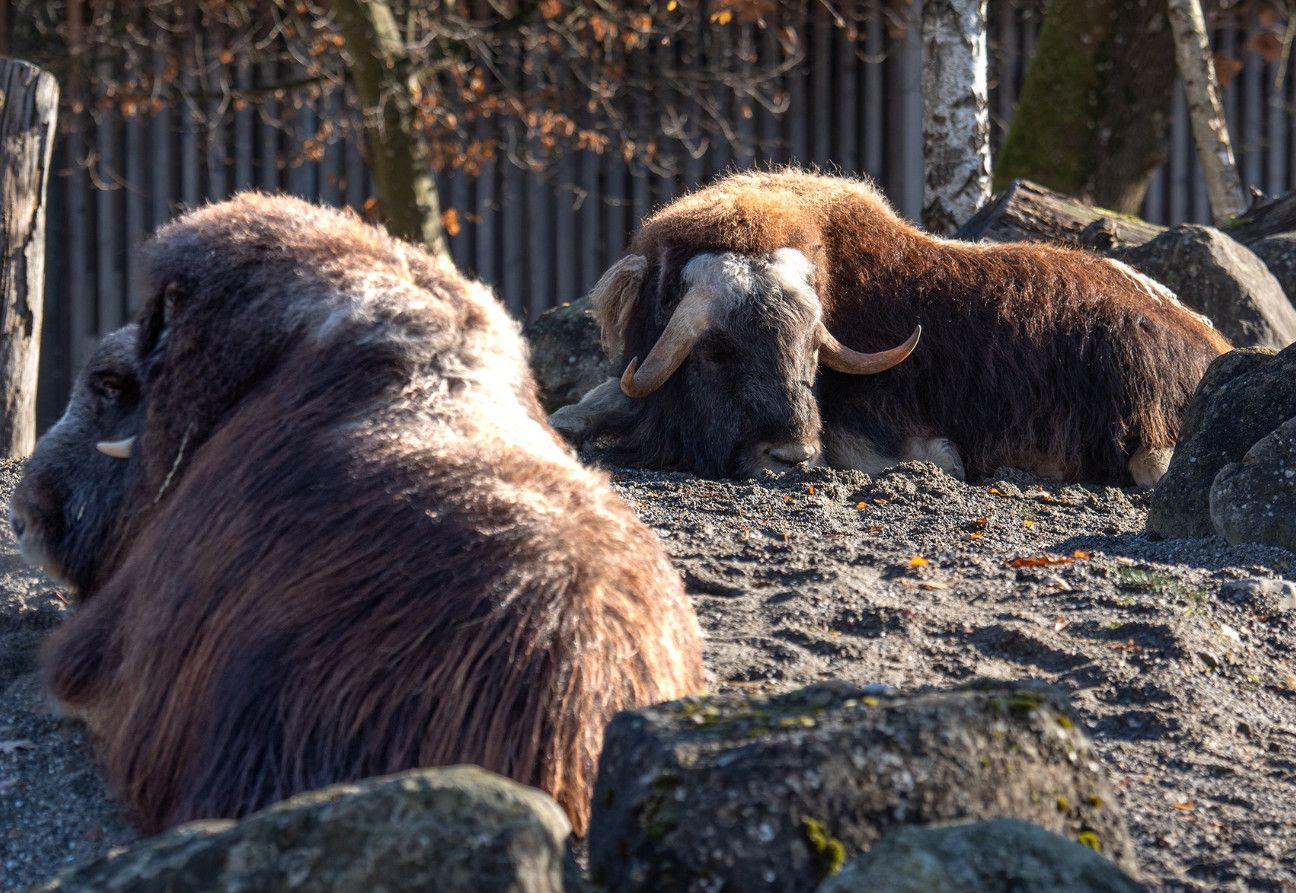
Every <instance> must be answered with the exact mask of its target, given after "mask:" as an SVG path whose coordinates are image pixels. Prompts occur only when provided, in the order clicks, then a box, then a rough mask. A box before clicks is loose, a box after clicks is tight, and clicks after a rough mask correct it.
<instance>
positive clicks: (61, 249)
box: [40, 0, 1296, 427]
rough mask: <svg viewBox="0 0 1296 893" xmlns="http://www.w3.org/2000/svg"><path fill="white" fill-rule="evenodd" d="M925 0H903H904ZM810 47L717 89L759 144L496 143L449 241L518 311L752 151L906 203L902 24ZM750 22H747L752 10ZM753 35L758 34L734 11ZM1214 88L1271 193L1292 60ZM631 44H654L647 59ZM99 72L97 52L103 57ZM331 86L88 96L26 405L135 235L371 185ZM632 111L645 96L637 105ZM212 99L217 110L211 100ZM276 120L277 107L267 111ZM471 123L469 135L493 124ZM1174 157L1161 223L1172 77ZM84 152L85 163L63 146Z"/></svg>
mask: <svg viewBox="0 0 1296 893" xmlns="http://www.w3.org/2000/svg"><path fill="white" fill-rule="evenodd" d="M919 8H920V4H919V3H917V2H915V3H914V4H913V6H912V7H911V12H910V15H911V16H917V15H918V14H919ZM794 24H795V26H796V27H797V28H798V30H799V31H800V37H801V40H802V41H803V46H804V47H805V49H806V58H805V59H804V61H803V63H802V64H801V65H800V66H799V67H798V68H796V69H795V70H793V71H791V72H789V73H788V74H787V75H786V76H785V78H784V79H785V82H786V83H785V88H786V90H787V92H788V95H789V97H790V100H791V101H790V109H789V111H787V112H786V113H784V114H782V115H776V114H773V113H771V112H770V111H768V110H766V109H764V108H762V107H760V106H759V105H755V106H754V107H753V111H752V114H751V115H750V116H744V115H743V114H742V113H741V112H742V110H741V109H740V108H738V107H736V106H737V103H736V102H734V101H733V100H732V99H729V100H727V105H726V107H725V109H724V111H725V112H726V113H727V114H728V116H729V117H728V120H730V121H732V122H733V123H734V126H735V129H736V130H737V132H738V133H739V135H740V136H741V137H742V138H743V140H744V141H745V142H749V143H753V142H754V143H755V144H756V146H757V147H758V148H756V149H755V150H739V151H735V150H734V149H732V148H731V147H730V146H728V145H727V144H725V143H723V142H720V141H712V143H711V144H710V146H709V147H708V148H707V149H706V151H705V152H703V153H702V154H701V155H700V156H699V157H696V158H691V157H690V158H686V159H684V160H683V161H682V163H681V164H679V166H678V167H679V170H678V173H677V174H675V175H672V176H664V175H659V174H653V173H649V172H644V171H642V170H634V169H632V168H631V167H629V166H627V164H626V163H625V162H624V161H623V160H622V158H621V155H620V153H619V152H617V151H616V150H615V147H613V149H612V150H611V151H608V152H606V153H604V154H602V155H596V154H593V153H576V154H572V155H568V156H566V157H564V158H563V159H562V160H560V161H559V162H558V163H557V164H555V165H553V166H552V168H551V169H550V170H547V171H544V172H532V171H525V170H522V169H520V168H518V167H516V166H513V165H511V164H508V163H507V162H503V161H501V162H499V163H496V164H495V165H494V166H492V167H488V168H486V169H485V170H484V171H483V173H482V174H481V175H480V176H477V177H471V176H468V175H465V174H462V173H458V174H453V175H451V174H448V175H444V176H442V177H440V186H441V189H442V196H443V203H444V206H445V207H447V208H453V209H454V210H455V211H456V212H457V215H458V219H459V221H460V224H461V228H460V230H459V232H458V234H457V235H454V236H453V237H452V239H451V245H452V251H453V254H454V258H455V261H456V262H457V263H458V264H459V265H460V266H461V267H462V268H463V269H465V270H468V271H470V272H472V273H474V274H475V275H477V276H479V277H480V278H482V279H484V280H485V281H487V282H490V283H491V284H492V285H494V286H495V287H496V288H497V289H498V291H499V293H500V296H501V298H502V299H503V300H504V301H505V302H506V303H507V305H508V306H509V308H510V309H511V310H512V311H513V312H515V313H516V314H518V315H519V316H520V317H522V318H533V317H534V316H535V315H536V314H538V313H540V312H541V311H543V310H544V309H546V308H548V307H551V306H554V305H555V304H557V303H559V302H561V301H565V300H571V299H572V298H574V297H577V296H579V295H580V294H582V293H584V292H585V291H586V290H587V289H588V288H589V287H590V286H591V285H592V284H593V283H594V282H595V281H596V280H597V278H598V276H599V274H600V273H601V272H602V270H603V269H604V268H605V267H606V266H607V265H608V264H609V263H610V262H611V261H612V260H613V259H615V257H616V256H617V255H618V254H619V252H620V251H621V250H622V247H623V245H624V243H625V241H626V238H627V236H628V234H629V233H630V232H631V231H632V230H633V228H634V226H635V224H636V222H637V221H638V220H639V219H640V218H641V217H642V216H643V215H644V214H645V213H646V212H647V211H648V210H650V209H651V208H653V207H655V206H658V205H660V204H661V203H663V202H666V201H669V200H670V199H671V198H672V197H674V196H676V195H679V194H680V193H682V192H684V191H686V190H688V189H690V188H691V187H692V186H694V185H695V184H697V183H698V182H701V181H703V180H705V179H707V178H709V177H712V176H714V175H715V174H716V173H718V172H721V171H724V170H727V169H732V168H742V167H748V166H750V165H752V164H771V163H783V162H799V163H805V164H816V165H819V166H820V167H822V168H824V169H828V170H841V171H845V172H849V173H859V172H863V173H867V174H869V175H870V176H872V177H874V178H875V179H876V180H877V181H878V182H879V183H880V184H881V185H882V186H883V188H884V189H885V190H886V192H887V194H888V195H889V196H890V197H891V199H892V201H893V202H894V203H895V204H896V206H897V207H898V208H899V209H900V210H901V211H902V212H903V213H905V214H907V215H909V216H911V217H914V216H916V215H917V214H918V211H919V208H920V203H921V198H922V170H921V159H922V133H921V112H922V105H921V102H922V98H921V94H920V81H921V73H922V57H921V49H920V45H919V41H918V39H917V35H916V28H913V27H910V28H909V29H907V33H905V34H903V35H900V36H893V35H892V33H891V31H890V30H889V29H888V28H887V25H886V23H885V22H884V21H883V20H882V19H881V18H880V17H877V18H873V19H870V20H868V21H867V22H866V23H865V25H864V26H863V31H862V33H861V35H860V38H859V39H858V40H856V41H854V42H851V41H848V40H847V39H846V38H845V37H844V35H843V34H842V32H841V31H840V30H839V29H838V28H836V27H834V24H833V22H832V21H830V20H829V19H828V17H827V16H826V15H825V14H822V13H820V14H816V15H814V16H812V17H811V19H810V20H809V21H805V22H799V23H794ZM747 27H750V26H747ZM1038 27H1039V14H1038V12H1037V11H1036V10H1034V9H1031V8H1026V9H1023V8H1021V7H1020V6H1019V5H1018V4H1015V3H1011V2H1008V0H990V43H991V59H992V63H991V64H992V71H991V84H992V95H991V112H992V115H993V119H994V120H993V136H994V140H995V145H996V146H998V145H999V143H1000V142H1001V141H1002V139H1003V136H1004V134H1005V132H1006V128H1007V125H1008V123H1009V120H1010V119H1011V115H1012V110H1013V106H1014V103H1015V98H1016V95H1017V91H1018V88H1019V87H1020V84H1021V79H1022V76H1023V74H1024V72H1025V67H1026V63H1027V60H1029V58H1030V56H1031V53H1032V51H1033V48H1034V40H1035V35H1036V33H1037V31H1038ZM733 34H734V38H733V39H734V40H745V39H751V40H755V41H757V42H758V44H757V46H758V50H760V51H762V52H766V53H771V52H772V47H771V46H769V45H765V46H764V47H763V48H762V47H761V46H760V43H759V42H760V41H769V40H773V37H772V36H771V35H769V34H761V33H760V32H743V31H740V30H738V29H735V30H734V32H733ZM1215 39H1216V42H1217V46H1218V48H1219V49H1220V51H1221V52H1223V53H1226V54H1230V55H1239V54H1240V53H1242V47H1241V44H1242V42H1243V35H1242V33H1241V32H1240V31H1239V30H1236V29H1223V30H1221V31H1219V32H1218V33H1217V34H1216V35H1215ZM1245 61H1246V65H1245V67H1244V68H1243V71H1242V74H1241V75H1240V76H1239V77H1238V78H1237V79H1236V80H1235V81H1234V82H1232V83H1231V84H1230V85H1229V86H1228V88H1227V90H1226V94H1225V104H1226V108H1227V112H1228V117H1229V121H1230V124H1231V127H1232V129H1233V136H1234V140H1235V144H1234V145H1235V148H1236V149H1237V151H1238V156H1239V163H1240V164H1241V167H1242V172H1243V175H1244V179H1245V180H1246V181H1247V182H1248V183H1252V184H1254V185H1256V186H1258V187H1260V188H1261V189H1263V190H1265V191H1266V192H1269V193H1280V192H1285V191H1288V190H1291V189H1294V188H1296V112H1294V109H1296V76H1293V75H1292V74H1291V73H1290V72H1289V73H1288V75H1287V77H1286V79H1285V82H1284V83H1283V84H1282V85H1281V87H1280V88H1279V89H1275V88H1274V86H1273V82H1274V78H1275V74H1276V64H1275V63H1266V62H1264V61H1263V60H1261V59H1259V58H1258V57H1255V56H1250V55H1248V56H1246V57H1245ZM644 64H649V63H648V61H647V60H645V61H644ZM234 67H235V68H236V70H235V71H233V72H232V79H233V80H234V81H235V82H236V83H237V84H238V85H239V86H240V87H242V88H249V87H255V86H257V85H264V84H276V83H282V82H283V80H285V79H286V76H288V75H289V74H290V73H288V72H285V71H281V70H279V68H278V67H277V65H275V64H269V65H258V66H253V65H248V64H243V65H241V66H240V65H237V64H236V65H235V66H234ZM109 74H110V72H108V71H107V70H104V71H103V72H102V75H103V77H104V78H105V79H106V77H107V76H108V75H109ZM336 102H337V99H336V98H329V97H325V98H324V99H322V100H321V101H320V102H318V103H316V104H314V105H311V104H306V105H302V106H301V107H295V106H294V105H293V104H292V103H291V102H290V101H288V99H286V98H285V99H283V100H276V99H271V100H269V101H268V102H267V103H266V104H265V106H264V107H263V108H262V109H261V110H260V111H255V110H253V109H252V108H246V109H242V110H238V111H235V112H234V114H233V115H232V116H224V117H223V118H222V119H221V123H219V124H216V125H214V126H211V127H208V126H207V124H206V123H205V122H206V120H207V115H206V114H204V113H210V112H215V111H217V110H216V109H215V108H214V107H213V108H206V109H195V108H184V107H182V108H179V109H161V110H158V111H156V112H152V113H146V114H140V115H136V116H131V117H121V116H117V115H115V113H114V114H107V113H106V114H101V115H99V116H98V120H99V123H98V125H97V126H96V125H93V124H91V123H90V122H89V121H87V122H86V124H85V126H84V127H82V128H80V129H77V130H73V131H71V132H69V133H68V134H67V135H66V136H65V137H64V138H63V139H62V140H61V142H60V145H59V146H58V148H57V151H56V166H55V173H56V176H55V177H54V178H53V179H52V181H51V193H52V194H51V196H50V216H49V224H48V226H49V263H48V270H49V274H48V276H47V279H48V285H47V288H48V293H47V295H46V317H45V318H46V332H45V338H44V355H43V358H42V373H41V392H40V417H41V418H40V421H41V425H42V427H44V426H46V425H48V424H50V423H51V422H52V421H53V420H54V419H55V418H56V417H57V415H58V414H59V412H60V411H61V408H62V405H63V402H64V400H65V397H66V394H67V391H68V388H69V385H70V382H71V378H72V376H73V375H74V374H75V371H76V370H77V369H78V368H79V367H80V365H81V364H82V363H83V362H84V360H85V358H86V356H87V355H88V353H89V351H90V350H91V349H92V347H93V345H94V342H95V340H96V339H97V337H98V336H99V335H100V334H101V333H103V332H106V331H109V330H111V329H113V328H116V327H117V326H119V325H121V324H122V322H123V321H124V320H126V319H128V318H129V317H130V315H131V314H132V313H133V312H134V310H135V309H136V301H137V300H138V294H139V293H138V291H137V290H136V289H134V288H132V287H131V283H132V282H133V281H134V279H135V276H136V270H135V260H134V253H133V251H132V248H133V246H135V245H136V244H138V243H139V242H140V241H141V240H142V239H143V238H144V237H145V236H146V235H147V234H148V233H149V232H150V231H151V230H152V229H153V228H155V227H156V226H158V225H160V224H162V223H164V222H165V221H166V220H168V219H170V218H171V217H172V216H174V215H175V214H176V213H177V212H178V211H179V210H181V209H183V208H184V207H186V206H192V205H195V204H198V203H200V202H202V201H206V200H210V199H220V198H221V197H223V196H226V195H229V194H230V193H232V192H234V191H237V190H241V189H248V188H253V187H255V188H260V189H265V190H270V191H280V190H282V191H286V192H291V193H295V194H298V195H301V196H305V197H307V198H310V199H314V200H319V201H322V202H326V203H330V204H336V205H341V204H346V205H350V206H351V207H353V208H356V209H357V210H362V209H363V206H364V204H365V200H366V198H368V197H369V196H370V195H371V194H372V186H371V182H370V178H369V175H368V173H367V171H366V168H365V162H364V159H363V157H362V155H361V153H360V152H359V151H358V150H357V148H356V146H355V145H353V144H351V143H350V142H346V141H331V142H325V145H324V150H323V152H322V154H320V153H318V152H310V151H307V152H304V151H303V150H304V149H310V148H311V147H310V145H309V144H304V142H303V141H309V140H310V139H311V137H314V136H318V135H319V132H320V128H321V127H328V126H329V125H328V122H329V121H330V120H331V117H332V116H334V115H335V110H336ZM643 113H644V114H645V115H651V114H655V110H654V109H649V108H646V109H644V110H643ZM213 117H215V116H213ZM281 122H282V123H283V124H284V126H282V127H281V126H279V124H280V123H281ZM486 126H487V125H480V124H479V125H478V127H479V128H483V129H481V130H479V135H480V136H488V135H489V134H488V133H486V132H485V130H484V128H485V127H486ZM1171 136H1172V147H1171V155H1170V160H1169V163H1168V164H1167V165H1166V166H1165V167H1164V168H1163V169H1162V170H1161V171H1159V172H1158V173H1157V175H1156V177H1155V179H1154V180H1153V182H1152V185H1151V188H1150V190H1149V193H1148V199H1147V203H1146V206H1145V209H1144V215H1145V216H1146V217H1147V218H1148V219H1149V220H1152V221H1155V222H1158V223H1176V222H1182V221H1206V220H1208V219H1209V208H1208V205H1207V199H1206V192H1205V187H1204V184H1203V182H1202V179H1201V176H1200V173H1199V171H1198V169H1197V164H1196V159H1195V152H1194V148H1193V145H1192V136H1191V133H1190V128H1189V125H1188V120H1187V117H1186V112H1185V108H1184V103H1183V98H1182V96H1177V98H1176V106H1175V114H1174V121H1173V126H1172V133H1171ZM89 156H93V158H94V159H95V160H96V161H97V164H96V165H94V166H93V167H92V168H91V169H89V170H88V169H87V168H86V166H84V165H82V164H79V163H77V160H78V159H85V158H87V157H89Z"/></svg>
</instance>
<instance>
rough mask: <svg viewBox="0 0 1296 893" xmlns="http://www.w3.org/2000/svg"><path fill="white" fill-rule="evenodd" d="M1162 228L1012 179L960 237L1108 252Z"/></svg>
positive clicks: (1146, 239)
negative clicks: (1035, 243) (1043, 243)
mask: <svg viewBox="0 0 1296 893" xmlns="http://www.w3.org/2000/svg"><path fill="white" fill-rule="evenodd" d="M1164 231H1165V227H1162V226H1157V225H1155V224H1152V223H1148V222H1147V221H1145V220H1140V219H1138V218H1137V217H1132V216H1129V215H1127V214H1118V213H1116V212H1115V211H1107V210H1104V209H1103V208H1095V207H1092V206H1091V205H1086V204H1085V203H1084V202H1081V201H1080V200H1079V199H1075V198H1072V197H1070V196H1067V195H1062V194H1061V193H1059V192H1054V191H1052V190H1051V189H1046V188H1045V187H1043V186H1040V185H1038V184H1036V183H1032V182H1031V181H1029V180H1013V181H1012V182H1011V183H1009V184H1008V186H1007V187H1006V188H1005V189H1003V190H1002V191H1001V192H999V193H998V194H997V195H995V196H994V197H992V198H991V199H990V201H989V202H988V203H987V204H986V205H984V206H983V207H982V208H981V210H979V211H977V212H976V214H974V215H973V216H972V219H971V220H969V221H968V222H967V223H965V224H963V226H962V228H960V229H959V231H958V232H957V233H956V237H957V238H960V239H965V240H967V241H971V242H977V241H982V240H984V241H989V242H1057V243H1060V244H1064V245H1071V246H1079V247H1084V248H1091V249H1095V250H1098V251H1106V250H1108V249H1111V248H1132V247H1134V246H1135V245H1142V244H1144V243H1145V242H1150V241H1151V240H1153V239H1155V238H1156V237H1157V236H1158V235H1160V234H1161V233H1162V232H1164Z"/></svg>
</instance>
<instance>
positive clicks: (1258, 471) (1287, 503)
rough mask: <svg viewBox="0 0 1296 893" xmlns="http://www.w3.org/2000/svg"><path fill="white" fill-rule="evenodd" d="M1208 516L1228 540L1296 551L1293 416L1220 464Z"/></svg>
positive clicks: (1295, 435)
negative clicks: (1238, 459) (1239, 457)
mask: <svg viewBox="0 0 1296 893" xmlns="http://www.w3.org/2000/svg"><path fill="white" fill-rule="evenodd" d="M1210 518H1211V524H1212V525H1213V526H1214V528H1215V531H1216V532H1217V533H1218V534H1219V535H1220V536H1222V537H1224V538H1225V539H1226V540H1228V541H1229V542H1230V543H1235V544H1236V543H1262V544H1264V545H1266V546H1280V547H1282V548H1284V549H1288V550H1291V551H1293V552H1296V418H1292V419H1289V420H1287V421H1286V422H1284V423H1283V424H1281V425H1279V426H1278V427H1277V428H1276V429H1275V430H1274V431H1272V432H1270V433H1269V434H1267V435H1266V436H1264V437H1262V438H1260V440H1258V441H1256V443H1255V445H1254V446H1252V447H1251V449H1249V450H1247V452H1246V455H1245V456H1243V457H1242V461H1241V462H1233V463H1230V464H1228V465H1225V466H1224V467H1223V468H1222V469H1220V473H1219V474H1217V475H1216V476H1215V482H1214V483H1213V484H1212V485H1211V490H1210Z"/></svg>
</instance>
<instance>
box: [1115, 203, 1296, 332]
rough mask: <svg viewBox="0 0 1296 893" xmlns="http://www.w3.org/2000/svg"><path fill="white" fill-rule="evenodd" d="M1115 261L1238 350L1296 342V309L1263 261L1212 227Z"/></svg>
mask: <svg viewBox="0 0 1296 893" xmlns="http://www.w3.org/2000/svg"><path fill="white" fill-rule="evenodd" d="M1112 256H1113V257H1117V258H1119V259H1120V260H1123V261H1125V262H1126V263H1128V264H1130V265H1131V266H1134V267H1137V268H1138V269H1139V270H1140V271H1142V272H1143V273H1146V274H1147V275H1148V276H1151V277H1152V278H1153V279H1156V280H1157V281H1158V282H1163V283H1165V284H1166V285H1168V286H1169V287H1170V288H1171V289H1173V290H1174V291H1175V293H1176V294H1178V295H1179V299H1180V300H1181V301H1183V302H1184V303H1185V304H1187V305H1188V306H1189V307H1191V308H1192V309H1193V310H1196V311H1197V312H1198V313H1203V314H1205V315H1206V316H1208V317H1210V319H1211V321H1212V322H1213V323H1215V327H1216V328H1217V329H1219V330H1220V331H1221V332H1223V333H1224V336H1225V337H1226V338H1228V339H1229V340H1230V341H1232V342H1233V344H1234V345H1235V346H1237V347H1272V348H1282V347H1286V346H1287V345H1288V344H1291V343H1292V342H1293V341H1296V307H1292V304H1291V302H1290V301H1288V300H1287V295H1286V294H1284V292H1283V290H1282V286H1281V285H1280V284H1279V283H1278V280H1277V279H1275V278H1274V276H1273V274H1272V273H1270V272H1269V270H1268V269H1267V268H1266V267H1265V265H1264V262H1263V261H1261V260H1260V258H1258V257H1256V256H1255V255H1254V254H1252V253H1251V250H1250V249H1248V248H1247V247H1246V246H1245V245H1242V244H1240V243H1238V242H1235V241H1233V240H1232V239H1230V238H1229V237H1228V236H1226V235H1224V233H1222V232H1220V231H1219V230H1217V229H1213V228H1211V227H1209V226H1198V225H1194V224H1184V225H1182V226H1176V227H1175V228H1174V229H1171V230H1168V231H1167V232H1164V233H1162V234H1161V235H1159V236H1157V237H1156V238H1155V239H1153V240H1152V241H1151V242H1148V243H1147V244H1146V245H1140V246H1139V247H1137V248H1131V249H1128V250H1126V251H1117V252H1114V253H1113V255H1112Z"/></svg>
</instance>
